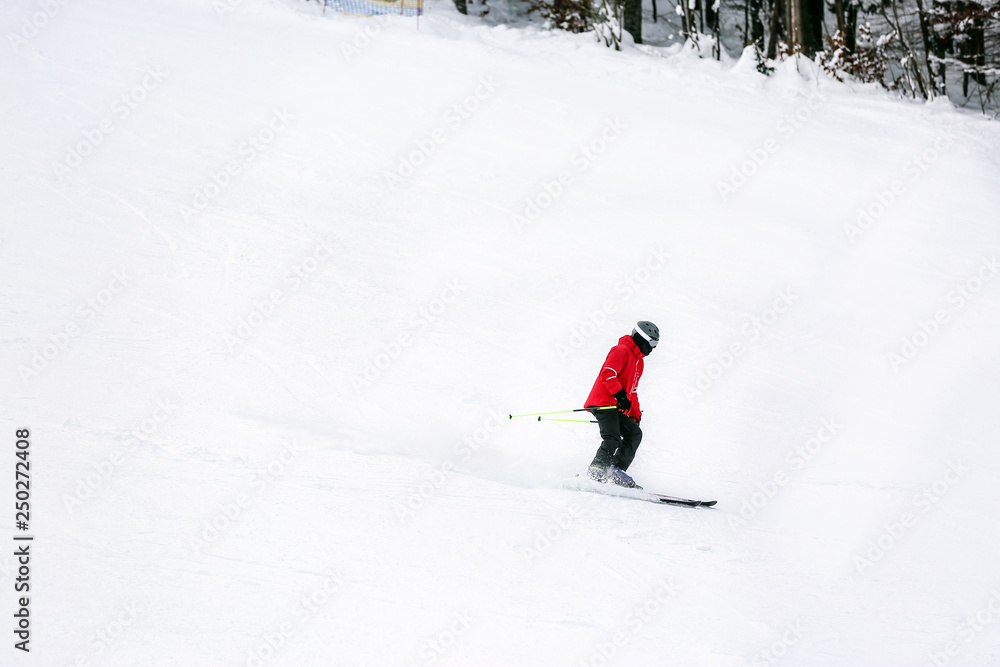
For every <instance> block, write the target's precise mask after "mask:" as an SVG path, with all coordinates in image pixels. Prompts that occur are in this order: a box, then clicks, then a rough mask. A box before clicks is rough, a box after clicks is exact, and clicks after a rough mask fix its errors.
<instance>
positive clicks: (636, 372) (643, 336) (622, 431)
mask: <svg viewBox="0 0 1000 667" xmlns="http://www.w3.org/2000/svg"><path fill="white" fill-rule="evenodd" d="M659 340H660V330H659V329H658V328H657V326H656V325H655V324H653V323H652V322H647V321H645V320H643V321H640V322H636V323H635V326H634V327H633V328H632V333H631V335H628V336H622V337H621V338H619V339H618V344H617V345H615V346H614V347H613V348H611V351H610V352H608V356H607V358H606V359H605V360H604V365H603V366H602V367H601V372H600V373H598V374H597V380H595V381H594V387H593V389H591V390H590V395H589V396H587V401H586V403H584V406H583V407H584V408H604V407H610V406H616V407H617V408H618V409H617V410H591V414H593V415H594V417H596V418H597V426H598V428H599V429H600V432H601V446H600V447H599V448H598V449H597V454H595V455H594V460H593V462H591V464H590V467H589V468H588V469H587V474H588V475H589V476H590V478H591V479H593V480H596V481H598V482H611V483H613V484H618V485H619V486H627V487H629V488H636V489H641V488H642V487H641V486H638V485H637V484H636V483H635V481H634V480H633V479H632V478H631V477H630V476H629V475H628V474H627V473H626V472H625V471H626V470H628V467H629V466H630V465H631V464H632V459H634V458H635V452H636V450H637V449H638V448H639V443H640V442H642V429H641V428H639V422H640V421H641V420H642V410H641V409H640V407H639V397H638V396H637V395H636V389H637V388H638V386H639V378H640V377H642V368H643V359H644V358H645V357H648V356H649V354H650V353H651V352H652V351H653V348H654V347H656V344H657V343H658V342H659Z"/></svg>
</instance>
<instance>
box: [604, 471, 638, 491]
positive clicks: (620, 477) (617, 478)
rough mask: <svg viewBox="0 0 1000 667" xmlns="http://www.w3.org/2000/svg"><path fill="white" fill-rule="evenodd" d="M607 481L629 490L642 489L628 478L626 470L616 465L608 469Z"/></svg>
mask: <svg viewBox="0 0 1000 667" xmlns="http://www.w3.org/2000/svg"><path fill="white" fill-rule="evenodd" d="M607 481H609V482H611V483H612V484H617V485H618V486H624V487H625V488H628V489H641V488H642V487H641V486H639V485H638V484H636V483H635V480H634V479H632V478H631V477H629V476H628V473H626V472H625V471H624V470H622V469H621V468H619V467H618V466H616V465H612V466H611V467H609V468H608V472H607Z"/></svg>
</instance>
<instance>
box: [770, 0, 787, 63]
mask: <svg viewBox="0 0 1000 667" xmlns="http://www.w3.org/2000/svg"><path fill="white" fill-rule="evenodd" d="M772 2H774V5H773V6H772V9H771V36H770V38H768V40H767V58H768V60H774V59H775V58H777V57H778V36H779V35H781V34H782V29H781V14H782V13H783V9H784V7H783V4H782V3H783V0H772Z"/></svg>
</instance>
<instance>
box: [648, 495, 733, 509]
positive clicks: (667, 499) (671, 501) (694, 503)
mask: <svg viewBox="0 0 1000 667" xmlns="http://www.w3.org/2000/svg"><path fill="white" fill-rule="evenodd" d="M651 495H653V496H655V497H656V499H657V500H659V501H660V502H661V503H666V504H668V505H684V506H685V507H713V506H714V505H715V503H717V502H719V501H718V500H692V499H690V498H677V497H674V496H664V495H662V494H659V493H652V494H651Z"/></svg>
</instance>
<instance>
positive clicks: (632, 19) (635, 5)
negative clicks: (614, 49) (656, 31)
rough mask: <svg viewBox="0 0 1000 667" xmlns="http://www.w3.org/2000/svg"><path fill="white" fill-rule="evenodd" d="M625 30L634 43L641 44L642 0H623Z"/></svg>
mask: <svg viewBox="0 0 1000 667" xmlns="http://www.w3.org/2000/svg"><path fill="white" fill-rule="evenodd" d="M624 23H625V25H624V26H622V27H623V28H625V31H626V32H627V33H628V34H630V35H632V39H634V40H635V43H636V44H642V0H625V17H624Z"/></svg>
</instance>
